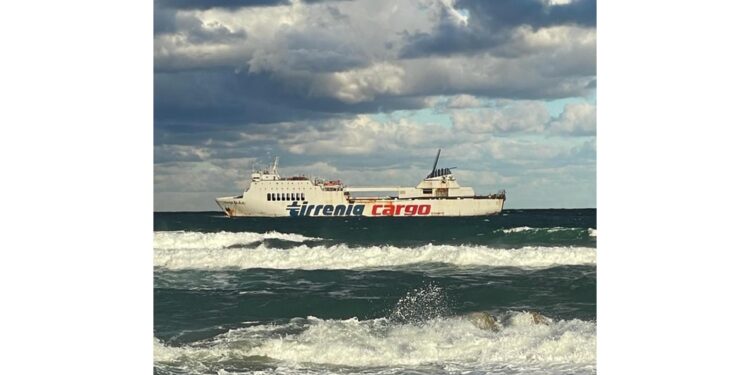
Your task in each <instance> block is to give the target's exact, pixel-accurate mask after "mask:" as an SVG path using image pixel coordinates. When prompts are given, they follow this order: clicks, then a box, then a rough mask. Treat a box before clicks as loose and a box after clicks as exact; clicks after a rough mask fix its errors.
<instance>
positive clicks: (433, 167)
mask: <svg viewBox="0 0 750 375" xmlns="http://www.w3.org/2000/svg"><path fill="white" fill-rule="evenodd" d="M438 159H440V149H438V153H437V156H435V163H433V164H432V172H430V174H429V175H427V178H430V177H435V172H436V168H437V163H438Z"/></svg>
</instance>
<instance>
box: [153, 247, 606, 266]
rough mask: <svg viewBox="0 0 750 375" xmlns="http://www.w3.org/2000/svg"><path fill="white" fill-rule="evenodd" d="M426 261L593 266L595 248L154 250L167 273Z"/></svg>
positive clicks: (472, 264) (503, 264) (383, 264)
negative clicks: (175, 271)
mask: <svg viewBox="0 0 750 375" xmlns="http://www.w3.org/2000/svg"><path fill="white" fill-rule="evenodd" d="M430 263H442V264H451V265H455V266H489V267H521V268H546V267H555V266H560V265H596V249H595V248H588V247H523V248H519V249H496V248H490V247H486V246H475V245H433V244H428V245H424V246H418V247H395V246H370V247H349V246H347V245H343V244H340V245H332V246H307V245H298V246H294V247H292V248H289V249H276V248H269V247H266V246H265V245H263V244H261V245H260V246H258V247H255V248H252V249H249V248H198V249H196V248H167V249H164V248H155V249H154V266H155V267H163V268H166V269H221V268H240V269H246V268H274V269H308V270H312V269H357V268H381V267H394V266H407V265H414V264H430Z"/></svg>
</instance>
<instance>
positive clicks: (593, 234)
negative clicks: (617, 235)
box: [589, 228, 596, 237]
mask: <svg viewBox="0 0 750 375" xmlns="http://www.w3.org/2000/svg"><path fill="white" fill-rule="evenodd" d="M589 236H591V237H596V229H594V228H589Z"/></svg>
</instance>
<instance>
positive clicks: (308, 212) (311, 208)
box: [286, 201, 365, 217]
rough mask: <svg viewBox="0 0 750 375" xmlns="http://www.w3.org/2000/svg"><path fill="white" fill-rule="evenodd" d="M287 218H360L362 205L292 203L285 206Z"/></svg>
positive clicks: (362, 211)
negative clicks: (287, 213)
mask: <svg viewBox="0 0 750 375" xmlns="http://www.w3.org/2000/svg"><path fill="white" fill-rule="evenodd" d="M286 209H287V211H289V216H291V217H297V216H362V214H363V213H364V212H365V205H364V204H338V205H333V204H317V205H316V204H307V202H302V204H299V202H297V201H294V202H292V204H290V205H288V206H286Z"/></svg>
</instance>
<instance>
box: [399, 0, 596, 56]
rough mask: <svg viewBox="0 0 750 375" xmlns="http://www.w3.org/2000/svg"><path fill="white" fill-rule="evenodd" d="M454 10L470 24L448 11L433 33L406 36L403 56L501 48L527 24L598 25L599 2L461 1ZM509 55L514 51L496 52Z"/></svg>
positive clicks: (536, 25)
mask: <svg viewBox="0 0 750 375" xmlns="http://www.w3.org/2000/svg"><path fill="white" fill-rule="evenodd" d="M455 9H457V10H459V11H468V15H469V21H468V24H467V25H461V24H459V23H457V22H456V21H455V20H454V19H452V18H453V16H452V15H451V14H449V12H448V11H447V10H446V9H443V10H442V12H441V14H440V21H439V22H438V24H437V26H436V28H435V29H434V30H432V31H431V32H430V33H425V32H420V33H414V34H409V33H404V39H405V42H406V44H405V46H404V47H403V48H402V50H401V56H402V57H407V58H413V57H419V56H431V55H450V54H455V53H472V52H476V51H481V50H486V49H489V48H493V47H498V46H500V47H502V45H503V43H504V42H505V41H507V39H508V38H509V36H510V35H509V33H510V32H512V30H513V29H514V28H517V27H519V26H523V25H527V26H531V27H532V28H534V29H537V28H540V27H549V26H557V25H578V26H583V27H595V26H596V1H595V0H574V1H573V2H571V3H569V4H560V5H549V4H547V3H546V2H544V1H542V0H458V1H457V2H456V4H455ZM495 52H496V54H498V55H506V54H509V53H512V52H513V51H509V50H504V49H502V48H500V49H498V50H497V51H495Z"/></svg>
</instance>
